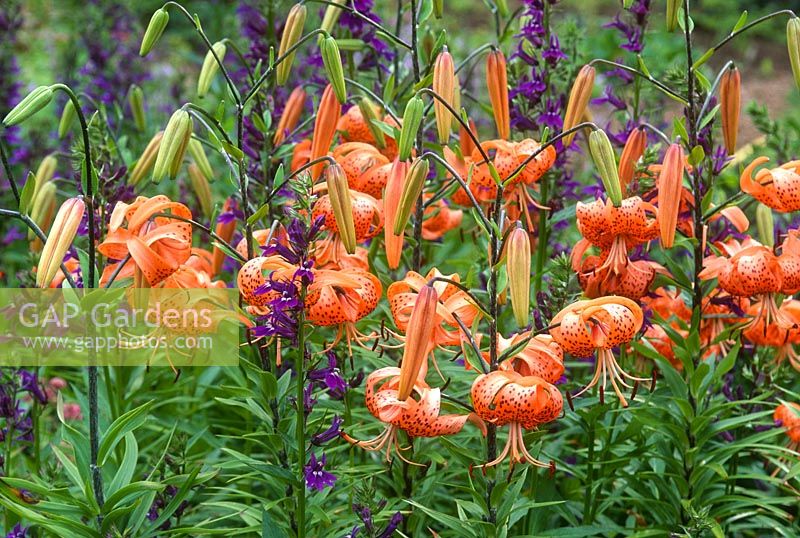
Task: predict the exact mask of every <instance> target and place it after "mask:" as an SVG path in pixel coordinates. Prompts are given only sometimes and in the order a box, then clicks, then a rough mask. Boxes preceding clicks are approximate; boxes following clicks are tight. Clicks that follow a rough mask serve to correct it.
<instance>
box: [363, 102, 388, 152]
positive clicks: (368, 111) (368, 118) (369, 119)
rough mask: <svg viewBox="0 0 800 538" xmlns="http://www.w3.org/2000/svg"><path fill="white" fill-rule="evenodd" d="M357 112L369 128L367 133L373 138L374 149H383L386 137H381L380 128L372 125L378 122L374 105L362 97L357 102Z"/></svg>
mask: <svg viewBox="0 0 800 538" xmlns="http://www.w3.org/2000/svg"><path fill="white" fill-rule="evenodd" d="M358 110H360V111H361V116H362V117H363V118H364V122H365V123H366V124H367V127H368V128H369V132H370V133H372V136H373V137H374V138H375V147H377V148H378V149H384V148H385V147H386V137H385V136H384V135H383V131H382V130H381V128H380V127H378V126H377V125H375V123H374V122H375V121H378V115H377V114H375V105H374V104H373V103H372V101H371V100H370V99H369V97H362V98H361V99H359V100H358Z"/></svg>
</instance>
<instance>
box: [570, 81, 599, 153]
mask: <svg viewBox="0 0 800 538" xmlns="http://www.w3.org/2000/svg"><path fill="white" fill-rule="evenodd" d="M594 75H595V70H594V67H592V66H591V65H584V66H583V67H581V70H580V72H579V73H578V76H577V77H576V78H575V82H574V83H573V84H572V90H570V92H569V101H567V111H566V112H565V113H564V128H563V130H564V131H567V130H569V129H572V128H573V127H575V126H576V125H578V124H579V123H580V121H581V118H583V115H584V113H585V112H586V110H587V107H588V106H589V98H590V97H591V96H592V89H593V88H594ZM573 138H575V133H572V134H570V135H568V136H566V137H564V145H565V146H569V145H570V144H572V139H573Z"/></svg>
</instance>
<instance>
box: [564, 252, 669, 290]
mask: <svg viewBox="0 0 800 538" xmlns="http://www.w3.org/2000/svg"><path fill="white" fill-rule="evenodd" d="M602 265H603V259H602V258H601V257H600V256H587V257H586V258H584V259H583V260H582V262H581V265H580V267H579V268H578V269H577V273H578V283H579V284H580V285H581V289H582V290H583V293H584V294H585V295H586V296H587V297H589V298H590V299H595V298H597V297H602V296H604V295H621V296H622V297H627V298H628V299H633V300H634V301H638V300H639V299H641V298H642V297H643V296H645V294H647V291H648V290H649V289H650V284H652V283H653V280H655V278H656V273H658V272H662V273H663V272H666V271H665V270H664V268H663V267H662V266H661V265H659V264H657V263H655V262H652V261H650V260H636V261H629V262H628V265H627V266H626V268H625V270H624V271H622V272H621V273H619V274H617V273H615V272H614V271H613V270H612V268H611V267H610V266H606V267H605V269H598V267H601V266H602Z"/></svg>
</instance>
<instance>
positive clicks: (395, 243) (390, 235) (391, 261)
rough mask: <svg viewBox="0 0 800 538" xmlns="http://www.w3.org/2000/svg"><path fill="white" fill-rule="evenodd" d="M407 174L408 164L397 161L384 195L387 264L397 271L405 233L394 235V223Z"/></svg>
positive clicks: (393, 164)
mask: <svg viewBox="0 0 800 538" xmlns="http://www.w3.org/2000/svg"><path fill="white" fill-rule="evenodd" d="M406 174H408V162H406V161H401V160H399V159H395V160H394V163H392V169H391V171H390V172H389V179H388V180H387V181H386V190H385V191H384V194H383V211H384V215H385V218H386V225H385V226H384V227H383V237H384V242H385V243H386V262H387V263H388V265H389V269H397V268H398V267H399V266H400V255H401V254H402V252H403V239H404V237H405V232H402V231H401V232H400V233H399V234H396V233H394V225H393V224H392V223H394V221H395V218H397V208H398V207H399V206H400V199H401V198H402V196H403V185H404V184H405V180H406Z"/></svg>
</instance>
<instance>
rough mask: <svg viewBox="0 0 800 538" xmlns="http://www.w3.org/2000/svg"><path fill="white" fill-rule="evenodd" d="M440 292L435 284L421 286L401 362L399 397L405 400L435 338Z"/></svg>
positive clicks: (412, 312) (409, 394)
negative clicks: (434, 331)
mask: <svg viewBox="0 0 800 538" xmlns="http://www.w3.org/2000/svg"><path fill="white" fill-rule="evenodd" d="M438 302H439V294H438V293H436V289H435V288H434V287H433V286H429V285H427V284H426V285H425V286H422V288H420V290H419V293H418V294H417V300H416V302H415V303H414V309H413V310H412V311H411V318H410V319H409V321H408V330H407V331H406V344H405V349H403V361H402V362H401V363H400V386H399V387H398V390H397V399H398V400H400V401H401V402H402V401H405V400H407V399H408V397H409V396H411V391H412V390H413V388H414V383H415V382H416V381H417V377H418V376H419V372H420V370H421V369H422V365H423V364H424V362H425V359H426V357H427V355H428V351H429V349H430V346H431V341H432V339H433V329H434V325H435V321H436V305H437V304H438Z"/></svg>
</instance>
